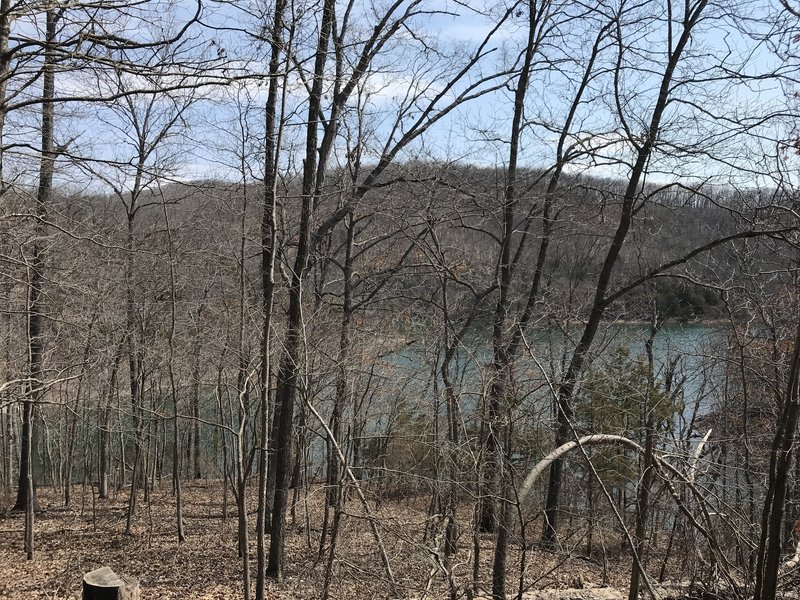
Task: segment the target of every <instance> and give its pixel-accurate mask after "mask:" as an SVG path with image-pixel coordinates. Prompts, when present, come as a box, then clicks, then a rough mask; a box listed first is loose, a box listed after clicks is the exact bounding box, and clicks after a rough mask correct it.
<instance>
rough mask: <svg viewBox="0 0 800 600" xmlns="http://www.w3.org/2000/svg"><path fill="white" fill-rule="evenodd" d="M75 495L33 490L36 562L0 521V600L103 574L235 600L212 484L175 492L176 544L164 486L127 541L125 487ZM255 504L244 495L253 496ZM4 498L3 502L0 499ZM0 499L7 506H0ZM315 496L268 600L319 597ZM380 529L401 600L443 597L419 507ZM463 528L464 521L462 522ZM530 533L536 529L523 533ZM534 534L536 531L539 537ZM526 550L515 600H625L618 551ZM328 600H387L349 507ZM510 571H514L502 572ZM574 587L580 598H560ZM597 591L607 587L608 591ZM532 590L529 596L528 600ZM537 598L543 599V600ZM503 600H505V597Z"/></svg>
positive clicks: (232, 530) (463, 577) (386, 510)
mask: <svg viewBox="0 0 800 600" xmlns="http://www.w3.org/2000/svg"><path fill="white" fill-rule="evenodd" d="M81 492H82V489H81V486H75V487H74V488H73V496H74V497H75V499H74V500H73V502H72V506H70V507H69V508H64V506H63V497H62V495H61V494H60V493H57V492H56V490H53V489H51V488H44V489H40V490H39V492H38V495H39V500H40V504H41V507H42V509H43V510H42V512H41V513H38V514H37V515H36V524H35V532H36V540H35V556H34V559H33V560H31V561H27V560H25V552H24V546H23V528H24V515H23V514H22V513H5V514H3V513H0V598H4V599H8V600H22V599H25V600H29V599H33V598H42V599H44V598H47V599H62V598H63V599H66V598H80V594H81V579H82V576H83V574H84V573H86V572H88V571H91V570H93V569H96V568H99V567H101V566H110V567H111V568H112V569H113V570H114V571H115V572H117V573H118V574H125V575H130V576H132V577H135V578H137V579H138V580H139V581H140V584H141V589H142V599H143V600H150V599H162V598H164V599H167V598H208V599H212V598H213V599H220V600H222V599H228V598H242V597H243V594H242V564H241V560H240V559H239V558H238V557H237V550H236V539H237V518H236V512H235V503H234V500H233V496H232V494H229V498H228V518H227V519H226V520H225V522H223V519H222V487H221V483H220V482H210V481H209V482H205V481H204V482H192V483H188V484H184V486H183V498H184V509H183V514H184V524H185V529H186V541H185V542H183V543H178V540H177V535H176V527H175V502H174V498H173V496H172V494H171V491H170V485H169V483H168V482H164V483H162V484H161V488H160V489H156V490H154V491H153V493H152V496H151V501H150V502H149V503H144V502H143V501H142V500H141V497H140V499H139V503H138V509H137V514H136V520H135V526H134V535H132V536H129V535H125V526H126V514H127V501H128V495H129V489H124V490H120V491H118V492H116V493H115V494H112V496H111V498H110V499H108V500H102V501H101V500H94V502H93V494H92V490H91V489H88V488H87V489H86V490H84V492H85V493H84V494H83V497H81ZM251 495H254V494H251ZM0 500H2V498H0ZM6 500H10V499H9V498H6ZM322 506H323V501H322V489H321V488H311V489H310V490H309V493H308V494H305V495H301V496H300V501H299V502H298V504H297V506H296V511H295V516H296V518H295V519H294V520H292V519H291V518H290V520H289V524H288V526H287V532H288V535H287V551H286V555H285V561H284V564H285V567H284V580H283V581H282V582H280V583H276V582H274V581H269V580H268V583H267V588H268V589H267V598H270V599H273V598H274V599H284V598H286V599H288V598H318V597H320V594H321V590H322V588H323V581H324V575H325V565H326V562H327V560H326V559H323V560H318V544H319V538H320V532H321V523H322ZM250 508H251V510H252V512H251V513H250V515H249V524H250V530H251V533H250V545H251V556H250V558H251V573H252V578H253V580H254V576H255V541H254V535H253V533H252V531H253V529H254V526H255V506H252V507H250ZM370 509H371V511H373V512H372V514H373V517H374V518H375V519H376V520H377V522H379V523H380V531H381V535H382V537H383V541H384V544H385V546H386V551H387V555H388V557H389V560H390V563H391V565H392V569H393V571H394V576H395V578H396V580H397V582H398V585H399V588H400V589H401V590H402V591H401V592H400V593H399V594H400V595H401V597H408V598H424V597H427V598H445V597H447V596H448V593H447V590H448V587H447V581H446V578H445V577H444V576H443V574H442V571H441V569H438V568H437V566H436V560H435V555H434V553H433V552H431V550H430V547H431V545H432V544H431V542H430V541H424V540H423V532H424V530H425V522H426V519H427V511H426V509H427V500H426V499H425V498H422V497H420V498H412V499H402V500H397V501H392V502H385V503H383V504H382V505H381V506H380V507H375V505H374V504H373V505H372V506H371V507H370ZM463 518H464V522H465V524H466V523H468V522H469V515H468V514H466V515H464V517H463ZM536 525H538V522H537V523H534V524H533V525H532V530H533V526H536ZM537 530H538V528H537ZM479 547H480V550H479V552H480V554H479V556H480V560H479V565H480V573H479V580H480V582H481V584H480V586H479V590H478V591H479V595H480V594H486V595H489V594H488V592H486V591H481V590H488V589H490V588H491V564H492V549H493V542H492V538H491V536H485V537H482V538H481V539H480V540H479ZM474 550H475V546H474V540H473V539H472V535H471V533H470V532H469V527H468V526H465V528H464V533H463V534H462V536H461V539H460V547H459V553H458V554H457V555H456V558H455V561H454V563H453V575H454V583H455V586H456V588H457V589H458V590H459V591H458V595H459V596H460V597H467V596H466V593H465V590H466V589H467V588H468V587H470V586H469V582H470V581H471V578H472V569H473V557H474ZM520 552H521V547H520V546H519V545H512V548H511V550H510V551H509V561H508V564H509V566H510V567H511V568H510V569H509V575H508V589H509V593H512V592H514V593H516V590H517V589H518V586H519V573H518V569H517V565H518V564H519V559H520ZM607 556H608V557H609V558H608V559H607V560H606V561H605V565H604V564H603V561H597V560H588V559H586V558H585V557H580V556H577V555H575V556H569V555H567V554H560V553H551V552H541V551H537V550H529V551H528V553H527V557H526V565H527V568H526V576H525V584H524V585H525V586H526V590H530V591H529V592H528V593H526V595H525V598H531V599H533V598H554V599H555V598H568V599H578V598H581V599H583V600H589V599H594V600H601V599H603V600H616V599H618V598H623V597H627V593H626V592H625V593H624V594H623V591H621V590H626V589H627V588H626V583H627V577H628V574H629V572H630V571H629V570H630V558H629V557H628V556H627V555H626V553H624V552H621V551H619V552H618V553H617V558H616V559H611V558H610V555H607ZM334 564H335V567H334V570H333V578H332V583H331V588H330V589H331V594H330V597H331V598H333V599H342V600H344V599H350V598H376V597H389V593H388V587H387V585H386V582H387V578H386V576H385V571H384V570H383V567H382V564H381V560H380V557H379V554H378V552H377V550H376V544H375V542H374V537H373V534H372V531H371V528H370V526H369V524H368V522H367V520H366V519H365V518H364V516H363V513H362V512H361V507H360V506H359V505H358V504H357V502H356V500H352V501H351V502H350V505H349V507H348V512H347V516H346V517H345V518H343V525H342V529H341V532H340V535H339V541H338V546H337V554H336V561H335V563H334ZM512 565H513V567H512ZM581 584H583V585H584V589H569V588H574V587H576V586H580V585H581ZM606 586H607V587H606ZM536 590H539V591H538V592H537V591H536ZM542 590H544V591H542ZM509 597H511V596H509Z"/></svg>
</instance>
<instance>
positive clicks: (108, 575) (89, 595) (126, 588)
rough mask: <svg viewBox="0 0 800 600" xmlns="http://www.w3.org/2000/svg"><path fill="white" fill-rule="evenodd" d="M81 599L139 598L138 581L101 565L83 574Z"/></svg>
mask: <svg viewBox="0 0 800 600" xmlns="http://www.w3.org/2000/svg"><path fill="white" fill-rule="evenodd" d="M82 597H83V600H139V598H140V597H141V596H140V594H139V582H138V581H136V580H135V579H133V578H132V577H127V576H125V575H117V574H116V573H114V571H112V570H111V568H110V567H101V568H99V569H95V570H94V571H90V572H89V573H87V574H86V575H84V576H83V596H82Z"/></svg>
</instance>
